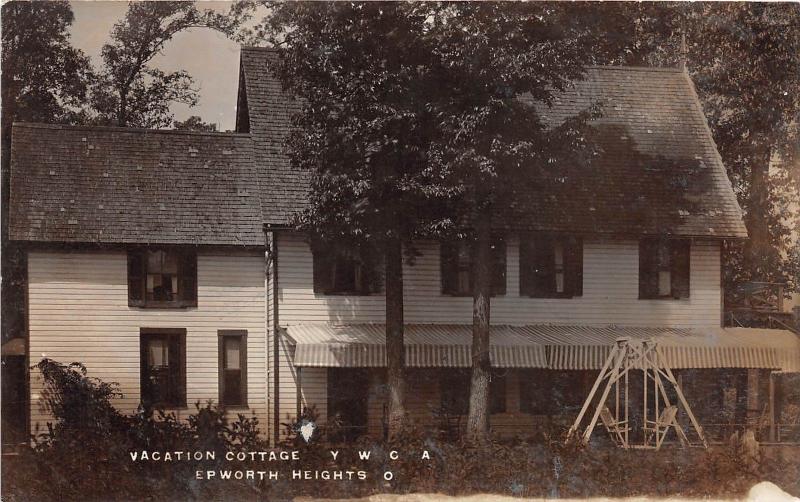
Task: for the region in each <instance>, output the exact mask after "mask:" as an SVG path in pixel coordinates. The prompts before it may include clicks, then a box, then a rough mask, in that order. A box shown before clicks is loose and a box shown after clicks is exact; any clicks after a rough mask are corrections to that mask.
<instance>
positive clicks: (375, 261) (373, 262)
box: [312, 246, 383, 295]
mask: <svg viewBox="0 0 800 502" xmlns="http://www.w3.org/2000/svg"><path fill="white" fill-rule="evenodd" d="M312 254H313V261H314V265H313V266H314V270H313V274H314V293H317V294H323V295H337V294H339V295H343V294H350V295H371V294H377V293H380V292H382V291H383V260H382V257H381V256H379V255H378V254H377V253H376V252H375V251H373V250H368V249H366V248H364V249H361V250H359V251H358V252H346V251H336V250H333V249H332V248H330V247H324V246H315V247H314V248H312Z"/></svg>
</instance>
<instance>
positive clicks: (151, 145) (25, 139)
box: [9, 123, 264, 246]
mask: <svg viewBox="0 0 800 502" xmlns="http://www.w3.org/2000/svg"><path fill="white" fill-rule="evenodd" d="M256 179H257V175H256V169H255V164H254V162H253V144H252V141H251V140H250V137H249V136H248V135H243V134H229V133H228V134H225V133H199V132H185V131H156V130H143V129H130V128H117V127H66V126H56V125H42V124H26V123H18V124H14V126H13V137H12V153H11V205H10V228H9V232H10V238H11V239H14V240H25V241H40V242H70V243H72V242H75V243H77V242H81V243H151V244H156V243H157V244H209V245H240V246H241V245H255V246H258V245H263V244H264V234H263V229H262V216H261V207H260V204H259V189H258V183H257V181H256Z"/></svg>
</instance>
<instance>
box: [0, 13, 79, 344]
mask: <svg viewBox="0 0 800 502" xmlns="http://www.w3.org/2000/svg"><path fill="white" fill-rule="evenodd" d="M1 19H2V40H3V50H2V82H1V83H0V87H2V113H1V115H2V127H1V129H2V130H1V131H0V135H1V136H2V154H0V157H2V181H1V182H0V184H2V187H3V191H2V209H0V212H2V241H3V247H2V251H1V252H0V254H2V277H3V292H2V297H3V311H2V323H3V341H5V340H7V339H8V338H13V337H18V336H23V334H24V332H23V328H24V295H23V288H22V284H23V281H24V264H23V263H22V261H21V260H22V258H23V255H22V253H20V252H19V250H18V249H17V247H16V246H12V245H11V244H10V243H9V242H8V200H9V165H10V164H9V161H10V158H9V155H10V147H11V128H12V124H13V123H14V122H15V121H28V122H49V123H71V122H74V121H75V120H76V114H75V112H76V110H77V109H79V108H80V107H81V105H82V102H83V100H84V99H85V97H86V92H87V87H88V82H89V80H90V77H91V67H90V65H89V60H88V58H87V57H86V56H85V55H84V54H83V53H82V52H81V51H79V50H78V49H75V48H74V47H72V45H71V44H70V40H69V32H68V30H69V27H70V25H71V24H72V22H73V20H74V16H73V13H72V9H71V8H70V5H69V3H68V2H66V1H52V2H20V1H12V2H6V3H4V4H3V6H2V18H1Z"/></svg>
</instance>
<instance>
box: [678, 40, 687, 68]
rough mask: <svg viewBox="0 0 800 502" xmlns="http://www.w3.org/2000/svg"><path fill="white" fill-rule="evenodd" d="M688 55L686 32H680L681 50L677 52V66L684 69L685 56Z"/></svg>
mask: <svg viewBox="0 0 800 502" xmlns="http://www.w3.org/2000/svg"><path fill="white" fill-rule="evenodd" d="M688 55H689V50H688V49H686V33H681V50H680V53H679V54H678V68H680V69H681V70H683V71H686V57H687V56H688Z"/></svg>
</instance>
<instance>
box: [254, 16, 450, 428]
mask: <svg viewBox="0 0 800 502" xmlns="http://www.w3.org/2000/svg"><path fill="white" fill-rule="evenodd" d="M426 16H427V7H425V6H423V5H422V4H413V3H285V4H278V5H276V6H275V7H274V11H273V13H272V16H271V18H270V26H269V27H270V30H269V31H270V32H271V33H272V42H273V43H274V45H275V46H276V48H277V50H278V52H279V55H280V58H279V59H278V64H277V65H276V66H275V67H274V68H273V69H274V70H276V71H277V72H278V74H279V76H280V77H281V80H282V81H283V83H284V86H285V87H286V90H287V91H288V92H290V93H292V94H293V95H294V96H296V97H297V98H298V99H299V101H300V103H301V107H302V110H301V112H300V113H299V114H298V115H297V117H296V120H295V127H294V129H293V131H292V133H291V135H290V137H289V141H288V152H289V155H290V157H291V161H292V163H293V164H294V165H295V166H297V167H298V168H300V169H302V170H303V171H305V172H307V173H308V174H309V176H310V180H311V193H310V195H309V206H308V208H307V210H306V211H305V212H304V213H303V214H302V215H301V216H300V218H299V219H298V223H299V227H300V228H301V229H303V230H306V231H307V232H308V233H309V235H310V236H311V238H312V241H315V242H319V241H323V242H325V243H326V244H325V245H326V246H329V247H334V248H338V249H339V252H354V250H360V251H361V252H362V253H363V252H364V251H365V249H366V248H375V249H376V250H377V251H378V252H379V253H380V254H382V255H383V261H384V272H385V273H384V278H383V279H384V283H385V284H384V287H385V296H386V352H387V387H388V393H389V400H388V401H389V403H388V404H389V406H388V423H389V432H390V435H391V436H395V435H396V433H397V432H398V431H399V430H401V428H402V425H403V421H404V415H405V408H404V404H403V401H404V376H403V372H404V345H403V343H404V341H403V338H404V337H403V335H404V333H403V246H404V244H405V245H406V249H410V246H411V242H412V239H413V238H414V237H415V236H417V235H418V234H419V232H420V230H421V229H422V228H423V227H424V226H425V222H426V221H427V222H430V220H431V219H432V218H433V217H434V214H435V213H434V212H432V210H431V206H430V205H429V202H430V200H431V199H433V198H434V197H432V191H433V190H434V187H435V180H433V179H431V178H430V176H429V174H428V172H427V171H426V167H427V162H426V158H425V156H426V155H427V151H428V148H427V142H428V141H429V138H430V135H431V134H432V126H433V120H432V119H433V117H432V114H431V113H430V110H428V109H427V108H426V101H425V100H426V98H427V95H428V94H429V92H428V89H427V88H426V86H429V85H430V84H431V81H430V79H429V78H426V72H427V68H428V67H429V66H430V65H429V60H428V58H429V56H430V54H431V53H432V51H431V48H430V47H425V46H424V45H423V44H424V43H425V42H426V40H425V39H424V37H423V36H422V32H423V30H424V29H425V19H426ZM312 243H313V242H312Z"/></svg>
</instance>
